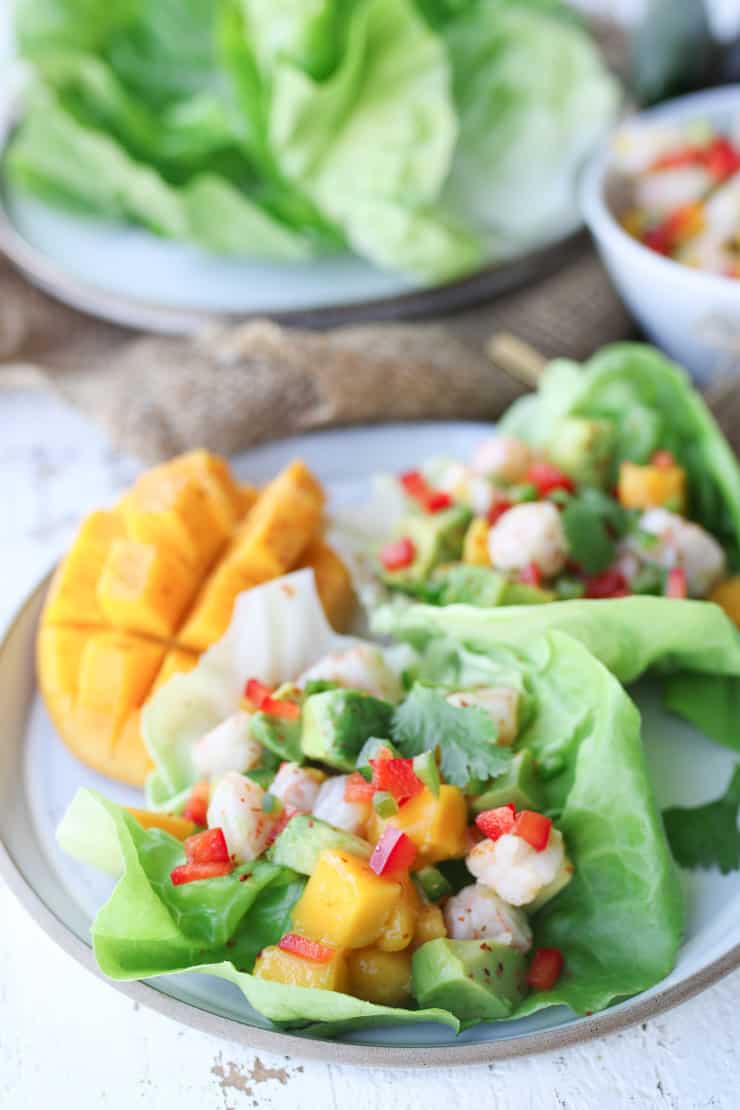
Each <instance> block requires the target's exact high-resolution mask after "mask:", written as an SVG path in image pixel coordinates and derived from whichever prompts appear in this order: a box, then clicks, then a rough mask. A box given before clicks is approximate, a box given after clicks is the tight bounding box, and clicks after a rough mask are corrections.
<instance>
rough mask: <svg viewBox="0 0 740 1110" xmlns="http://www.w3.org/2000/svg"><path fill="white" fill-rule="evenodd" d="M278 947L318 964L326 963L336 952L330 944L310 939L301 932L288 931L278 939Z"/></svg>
mask: <svg viewBox="0 0 740 1110" xmlns="http://www.w3.org/2000/svg"><path fill="white" fill-rule="evenodd" d="M278 948H282V950H283V952H290V953H292V955H294V956H300V957H301V959H304V960H313V962H314V963H316V964H326V963H328V962H329V960H330V959H331V958H332V956H333V955H334V953H335V952H336V949H335V948H332V947H331V945H330V944H319V942H318V941H317V940H309V939H308V937H302V936H301V935H300V933H286V934H285V936H284V937H281V938H280V940H279V941H278Z"/></svg>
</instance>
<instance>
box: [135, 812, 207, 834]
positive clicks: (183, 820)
mask: <svg viewBox="0 0 740 1110" xmlns="http://www.w3.org/2000/svg"><path fill="white" fill-rule="evenodd" d="M126 809H127V810H128V812H129V813H130V814H131V816H132V817H134V818H135V819H136V821H138V823H139V824H140V825H141V827H142V829H162V830H163V832H166V833H169V834H170V836H174V837H175V839H176V840H185V838H186V837H188V836H192V835H193V834H194V833H196V832H197V831H198V826H197V825H196V824H195V823H194V822H193V821H188V819H187V817H180V816H179V815H178V814H177V813H157V812H156V811H155V810H152V809H136V807H135V806H126Z"/></svg>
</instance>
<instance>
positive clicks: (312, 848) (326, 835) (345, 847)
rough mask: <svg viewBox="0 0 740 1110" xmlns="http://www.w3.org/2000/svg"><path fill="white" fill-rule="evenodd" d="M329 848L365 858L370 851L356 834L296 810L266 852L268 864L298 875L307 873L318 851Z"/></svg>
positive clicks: (309, 871)
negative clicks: (269, 862)
mask: <svg viewBox="0 0 740 1110" xmlns="http://www.w3.org/2000/svg"><path fill="white" fill-rule="evenodd" d="M330 848H336V849H337V850H339V851H341V852H349V853H350V855H353V856H360V857H361V858H362V859H368V858H369V856H370V852H371V848H370V845H369V844H368V843H367V841H366V840H361V839H360V837H359V836H353V835H352V833H348V832H344V831H343V830H342V829H335V828H334V826H333V825H329V824H327V822H326V821H319V819H318V817H311V816H310V815H308V814H305V813H297V814H296V815H295V817H292V818H291V819H290V821H289V822H288V824H287V825H286V826H285V828H284V829H283V831H282V832H281V833H280V835H279V836H278V837H277V839H276V840H275V843H274V844H273V845H272V847H271V848H270V849H269V851H268V853H267V855H268V858H269V859H270V860H271V861H272V863H277V864H280V865H281V866H282V867H290V868H292V870H293V871H299V872H300V874H301V875H311V874H313V870H314V868H315V867H316V863H317V861H318V858H319V856H320V855H321V853H322V852H325V851H327V850H328V849H330Z"/></svg>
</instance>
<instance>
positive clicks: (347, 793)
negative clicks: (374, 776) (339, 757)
mask: <svg viewBox="0 0 740 1110" xmlns="http://www.w3.org/2000/svg"><path fill="white" fill-rule="evenodd" d="M374 793H375V787H374V786H373V784H372V783H371V782H368V781H367V779H366V778H365V777H364V776H363V775H361V774H360V772H359V771H353V772H352V774H351V775H348V776H347V779H346V781H345V783H344V800H345V802H359V803H360V805H362V804H364V803H366V802H372V800H373V794H374Z"/></svg>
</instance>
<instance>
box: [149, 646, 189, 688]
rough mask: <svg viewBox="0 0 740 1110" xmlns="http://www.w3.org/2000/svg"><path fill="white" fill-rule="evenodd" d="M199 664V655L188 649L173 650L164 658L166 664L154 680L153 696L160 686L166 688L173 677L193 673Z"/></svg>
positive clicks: (163, 664)
mask: <svg viewBox="0 0 740 1110" xmlns="http://www.w3.org/2000/svg"><path fill="white" fill-rule="evenodd" d="M197 662H198V655H197V653H196V652H194V651H188V650H187V649H186V648H172V650H171V651H168V652H167V654H166V655H165V657H164V662H163V663H162V666H161V668H160V670H159V674H158V675H157V677H156V679H155V680H154V685H153V686H152V689H151V694H156V692H157V690H159V688H160V686H164V684H165V682H169V680H170V679H171V678H172V676H173V675H176V674H187V673H188V671H192V669H193V667H194V666H195V665H196V663H197ZM151 694H150V696H151Z"/></svg>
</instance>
